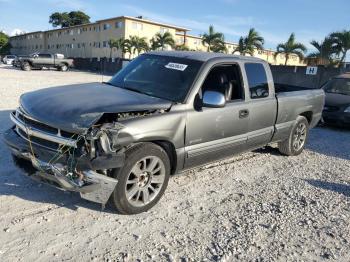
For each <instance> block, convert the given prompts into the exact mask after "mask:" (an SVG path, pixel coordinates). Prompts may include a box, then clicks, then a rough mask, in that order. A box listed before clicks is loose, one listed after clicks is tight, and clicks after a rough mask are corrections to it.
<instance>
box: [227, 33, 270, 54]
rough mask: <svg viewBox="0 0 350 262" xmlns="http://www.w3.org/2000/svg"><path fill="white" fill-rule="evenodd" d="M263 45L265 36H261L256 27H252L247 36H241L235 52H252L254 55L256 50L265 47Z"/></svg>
mask: <svg viewBox="0 0 350 262" xmlns="http://www.w3.org/2000/svg"><path fill="white" fill-rule="evenodd" d="M263 45H264V38H263V37H262V36H260V35H259V33H258V32H257V31H255V29H254V28H251V29H250V30H249V32H248V35H247V36H246V37H241V38H240V39H239V41H238V46H237V48H236V49H235V50H234V51H233V53H235V52H239V53H240V54H241V55H246V54H250V55H251V56H254V50H255V49H259V50H261V49H263V48H264V47H263Z"/></svg>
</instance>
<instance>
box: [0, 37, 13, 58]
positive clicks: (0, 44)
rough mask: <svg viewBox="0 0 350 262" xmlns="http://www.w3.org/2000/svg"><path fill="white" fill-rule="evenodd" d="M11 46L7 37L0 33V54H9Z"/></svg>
mask: <svg viewBox="0 0 350 262" xmlns="http://www.w3.org/2000/svg"><path fill="white" fill-rule="evenodd" d="M10 49H11V44H10V42H9V36H8V35H7V34H5V33H4V32H0V54H1V55H6V54H9V53H10Z"/></svg>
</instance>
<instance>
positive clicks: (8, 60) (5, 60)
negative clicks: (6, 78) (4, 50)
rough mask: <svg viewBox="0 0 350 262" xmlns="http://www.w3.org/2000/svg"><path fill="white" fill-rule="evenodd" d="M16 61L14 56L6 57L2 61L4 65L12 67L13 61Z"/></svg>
mask: <svg viewBox="0 0 350 262" xmlns="http://www.w3.org/2000/svg"><path fill="white" fill-rule="evenodd" d="M15 59H16V56H15V55H6V56H5V57H4V58H3V59H2V61H3V62H4V64H5V65H12V62H13V60H15Z"/></svg>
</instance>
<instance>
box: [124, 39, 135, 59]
mask: <svg viewBox="0 0 350 262" xmlns="http://www.w3.org/2000/svg"><path fill="white" fill-rule="evenodd" d="M133 49H134V47H133V43H132V42H131V41H130V39H125V40H124V46H123V51H124V53H129V59H131V55H132V52H133Z"/></svg>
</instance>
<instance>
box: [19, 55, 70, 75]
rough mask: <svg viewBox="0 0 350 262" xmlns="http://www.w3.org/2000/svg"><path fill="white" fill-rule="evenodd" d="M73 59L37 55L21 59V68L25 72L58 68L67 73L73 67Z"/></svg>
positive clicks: (61, 56) (60, 56)
mask: <svg viewBox="0 0 350 262" xmlns="http://www.w3.org/2000/svg"><path fill="white" fill-rule="evenodd" d="M73 62H74V61H73V59H67V58H64V56H63V55H61V54H54V55H53V54H43V53H35V54H32V55H30V56H28V57H23V58H21V59H19V63H20V67H21V69H22V70H24V71H29V70H31V69H43V68H44V67H45V68H56V69H58V70H60V71H67V70H68V69H69V68H70V67H72V66H73Z"/></svg>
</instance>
